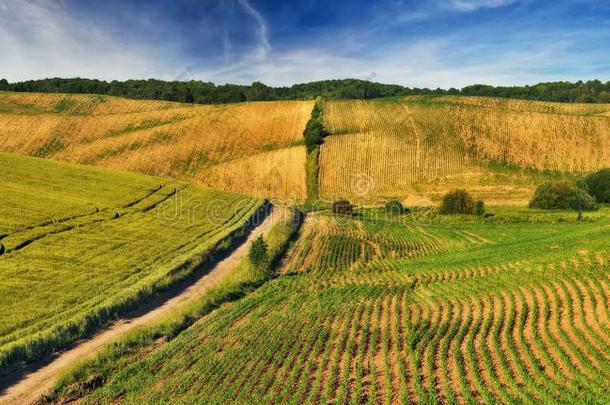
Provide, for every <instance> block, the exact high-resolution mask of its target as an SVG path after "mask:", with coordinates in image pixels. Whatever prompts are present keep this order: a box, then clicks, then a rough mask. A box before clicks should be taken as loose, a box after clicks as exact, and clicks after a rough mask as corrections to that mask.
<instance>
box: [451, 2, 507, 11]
mask: <svg viewBox="0 0 610 405" xmlns="http://www.w3.org/2000/svg"><path fill="white" fill-rule="evenodd" d="M515 1H516V0H441V1H440V5H441V6H444V7H447V8H450V9H453V10H457V11H464V12H469V11H475V10H478V9H480V8H497V7H504V6H508V5H509V4H512V3H515Z"/></svg>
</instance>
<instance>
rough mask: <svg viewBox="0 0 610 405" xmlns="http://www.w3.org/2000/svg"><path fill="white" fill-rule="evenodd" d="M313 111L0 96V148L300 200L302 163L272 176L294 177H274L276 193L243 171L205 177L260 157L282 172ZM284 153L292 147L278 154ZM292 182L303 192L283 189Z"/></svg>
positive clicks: (285, 105)
mask: <svg viewBox="0 0 610 405" xmlns="http://www.w3.org/2000/svg"><path fill="white" fill-rule="evenodd" d="M312 108H313V102H308V101H294V102H292V101H287V102H256V103H239V104H228V105H190V104H189V105H187V104H180V103H170V102H159V101H139V100H128V99H122V98H115V97H106V96H97V95H58V94H15V93H0V150H1V151H4V152H14V153H21V154H27V155H32V156H38V157H46V158H52V159H57V160H64V161H69V162H77V163H85V164H92V165H96V166H102V167H107V168H112V169H121V170H131V171H136V172H140V173H146V174H151V175H157V176H171V177H177V178H181V179H185V180H190V181H193V182H195V183H197V184H203V185H210V186H214V187H216V188H222V189H228V190H235V191H241V192H245V193H248V194H250V195H259V196H263V195H264V196H269V195H271V196H273V197H286V196H291V197H292V196H293V195H294V194H297V197H298V198H303V197H304V193H305V191H304V188H305V186H304V184H305V169H304V164H303V165H295V167H294V168H291V170H290V171H286V170H276V171H275V172H274V173H275V175H276V176H280V177H281V176H287V175H297V176H300V179H299V180H295V179H287V178H280V179H279V180H278V181H276V182H275V183H277V184H279V185H280V187H283V188H280V189H277V190H276V189H273V188H269V187H273V186H272V185H273V184H275V183H273V182H271V183H265V184H264V188H262V189H258V188H257V184H261V182H254V183H252V182H251V181H250V180H251V179H252V178H253V177H252V176H256V174H253V173H251V172H244V173H243V175H244V176H245V177H244V178H243V179H241V178H239V176H240V174H239V173H233V174H232V175H231V178H229V179H227V181H226V182H223V180H222V179H223V178H225V176H218V175H215V176H212V177H211V178H208V175H207V174H208V173H218V172H222V171H223V168H224V167H226V165H229V166H231V165H234V163H233V162H236V161H237V162H239V161H241V160H244V159H245V160H246V162H245V163H243V168H244V170H247V169H248V168H249V167H250V166H251V164H248V163H247V160H248V159H249V158H251V157H252V156H255V155H258V154H264V156H265V157H266V159H273V158H275V157H277V158H278V159H280V160H279V161H278V162H277V164H276V165H275V163H274V162H273V161H267V162H266V163H265V164H266V165H267V166H268V167H273V166H274V165H275V166H276V167H280V168H281V167H285V165H286V163H285V158H286V156H290V155H293V154H294V153H295V152H294V149H293V148H292V147H294V146H295V145H300V144H302V137H303V136H302V133H303V129H304V127H305V124H306V123H307V120H308V119H309V117H310V114H311V109H312ZM283 148H291V149H288V150H286V151H284V152H280V150H282V149H283ZM270 151H275V152H276V153H268V152H270ZM297 155H298V153H297ZM229 162H231V163H229ZM295 163H297V164H298V162H295ZM217 165H221V166H219V168H215V166H217ZM239 166H240V164H237V166H236V167H239ZM291 183H298V184H301V183H302V187H301V186H300V185H299V187H296V188H295V187H291V189H290V191H286V189H285V185H286V184H291ZM234 187H235V188H234Z"/></svg>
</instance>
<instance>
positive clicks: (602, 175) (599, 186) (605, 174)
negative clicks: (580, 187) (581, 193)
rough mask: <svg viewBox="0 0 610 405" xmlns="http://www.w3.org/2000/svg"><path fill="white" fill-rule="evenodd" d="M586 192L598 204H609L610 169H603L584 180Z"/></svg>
mask: <svg viewBox="0 0 610 405" xmlns="http://www.w3.org/2000/svg"><path fill="white" fill-rule="evenodd" d="M585 184H586V185H587V191H588V192H589V194H591V195H592V196H593V197H595V199H596V200H597V202H598V203H610V169H603V170H600V171H598V172H596V173H593V174H590V175H589V176H587V177H586V178H585Z"/></svg>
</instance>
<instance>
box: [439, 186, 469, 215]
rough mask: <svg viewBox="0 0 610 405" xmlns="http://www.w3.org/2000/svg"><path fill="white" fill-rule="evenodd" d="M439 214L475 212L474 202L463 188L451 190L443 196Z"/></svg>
mask: <svg viewBox="0 0 610 405" xmlns="http://www.w3.org/2000/svg"><path fill="white" fill-rule="evenodd" d="M440 212H441V214H467V215H472V214H474V213H475V202H474V199H473V198H472V196H471V195H470V194H469V193H468V192H467V191H465V190H455V191H451V192H449V193H447V194H445V196H444V197H443V202H442V204H441V210H440Z"/></svg>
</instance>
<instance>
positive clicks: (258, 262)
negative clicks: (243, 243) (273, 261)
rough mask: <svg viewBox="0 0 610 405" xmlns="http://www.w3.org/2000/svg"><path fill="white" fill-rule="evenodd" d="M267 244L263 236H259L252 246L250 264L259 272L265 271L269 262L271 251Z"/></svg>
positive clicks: (249, 256) (249, 255)
mask: <svg viewBox="0 0 610 405" xmlns="http://www.w3.org/2000/svg"><path fill="white" fill-rule="evenodd" d="M268 250H269V249H268V247H267V242H265V239H264V238H263V237H262V236H259V237H258V238H256V239H255V240H254V242H252V245H250V252H249V253H248V258H249V259H250V263H252V265H253V266H254V267H256V268H257V269H259V270H264V269H265V268H266V266H267V263H268V262H269V251H268Z"/></svg>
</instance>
